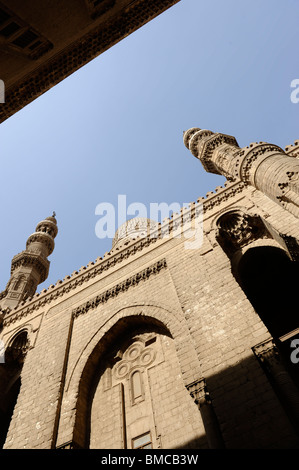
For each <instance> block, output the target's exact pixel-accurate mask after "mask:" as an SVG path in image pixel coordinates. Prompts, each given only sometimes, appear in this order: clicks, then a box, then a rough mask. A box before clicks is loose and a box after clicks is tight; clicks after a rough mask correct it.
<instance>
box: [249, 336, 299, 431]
mask: <svg viewBox="0 0 299 470" xmlns="http://www.w3.org/2000/svg"><path fill="white" fill-rule="evenodd" d="M252 350H253V353H254V354H255V356H256V357H257V359H258V360H259V362H260V364H261V365H262V367H263V369H264V370H265V372H266V375H267V376H268V378H269V380H270V382H271V384H272V386H273V388H274V390H275V392H276V393H277V396H278V398H279V399H280V401H281V405H282V406H283V408H284V409H285V411H286V413H287V415H288V416H289V419H290V421H291V422H292V423H293V425H294V427H295V428H296V429H297V432H299V426H298V422H299V389H298V387H297V386H296V385H295V383H294V381H293V380H292V378H291V376H290V374H289V373H288V371H287V369H286V367H285V365H284V360H283V358H282V356H281V354H280V351H279V349H278V347H277V345H276V344H275V342H274V340H273V338H269V339H268V340H266V341H264V342H262V343H260V344H258V345H256V346H254V347H253V348H252Z"/></svg>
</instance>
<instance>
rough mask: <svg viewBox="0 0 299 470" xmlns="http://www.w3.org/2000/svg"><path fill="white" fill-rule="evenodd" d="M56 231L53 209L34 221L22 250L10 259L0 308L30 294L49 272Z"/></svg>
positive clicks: (19, 300) (15, 304)
mask: <svg viewBox="0 0 299 470" xmlns="http://www.w3.org/2000/svg"><path fill="white" fill-rule="evenodd" d="M57 232H58V228H57V221H56V218H55V212H53V215H52V216H51V217H47V218H46V219H45V220H42V221H41V222H39V224H38V225H37V227H36V229H35V232H34V233H33V234H32V235H30V237H29V238H28V240H27V243H26V250H24V251H22V252H21V253H19V254H18V255H16V256H14V257H13V259H12V262H11V275H10V280H9V282H8V284H7V286H6V288H5V290H4V291H3V292H2V293H1V294H0V309H1V310H2V312H5V311H6V312H7V311H9V310H10V309H12V308H14V307H16V306H17V305H18V304H19V303H20V302H21V301H22V300H26V299H27V298H28V297H31V296H32V295H33V294H34V293H35V292H36V289H37V286H38V285H39V284H40V283H41V282H44V281H45V280H46V279H47V277H48V273H49V266H50V261H49V260H48V259H47V258H48V256H49V255H50V254H51V253H52V252H53V250H54V238H55V237H56V235H57Z"/></svg>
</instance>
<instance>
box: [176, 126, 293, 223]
mask: <svg viewBox="0 0 299 470" xmlns="http://www.w3.org/2000/svg"><path fill="white" fill-rule="evenodd" d="M184 144H185V146H186V147H187V148H188V149H189V150H190V152H191V153H192V155H194V156H195V157H196V158H198V159H199V160H200V161H201V163H202V165H203V167H204V169H205V170H206V171H208V172H210V173H216V174H220V175H223V176H225V177H226V178H227V179H228V180H231V181H235V180H239V181H242V182H243V183H245V184H246V185H247V184H248V185H251V186H253V187H254V188H256V189H258V190H259V191H261V192H262V193H264V194H266V195H267V196H268V197H270V198H271V199H272V200H273V201H275V202H279V204H280V205H282V206H283V207H284V208H285V209H287V210H288V211H289V212H291V213H292V214H293V215H295V216H296V217H297V218H299V183H298V179H297V176H298V174H299V162H298V159H297V158H293V157H290V156H289V155H287V154H286V153H285V152H284V151H283V149H282V148H280V147H279V146H277V145H274V144H269V143H267V142H255V143H251V144H250V145H249V146H248V147H244V148H240V147H239V146H238V143H237V141H236V139H235V138H234V137H233V136H229V135H226V134H220V133H214V132H211V131H208V130H202V129H199V128H194V127H193V128H191V129H189V130H188V131H186V132H184ZM290 179H292V181H290Z"/></svg>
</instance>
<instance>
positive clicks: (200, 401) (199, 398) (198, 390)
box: [186, 378, 225, 449]
mask: <svg viewBox="0 0 299 470" xmlns="http://www.w3.org/2000/svg"><path fill="white" fill-rule="evenodd" d="M186 388H187V390H188V392H189V393H190V395H191V397H192V398H193V400H194V402H195V403H196V405H197V406H198V409H199V410H200V414H201V417H202V421H203V425H204V427H205V431H206V436H207V440H208V443H209V447H210V449H223V448H224V447H225V445H224V441H223V437H222V433H221V430H220V426H219V422H218V418H217V416H216V414H215V410H214V407H213V405H212V401H211V399H210V395H209V392H208V390H207V384H206V380H205V379H204V378H201V379H199V380H197V381H195V382H192V383H191V384H189V385H187V386H186Z"/></svg>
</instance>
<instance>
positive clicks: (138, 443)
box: [132, 432, 153, 449]
mask: <svg viewBox="0 0 299 470" xmlns="http://www.w3.org/2000/svg"><path fill="white" fill-rule="evenodd" d="M152 448H153V446H152V441H151V433H150V432H147V433H145V434H142V435H141V436H138V437H135V438H134V439H132V449H152Z"/></svg>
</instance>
